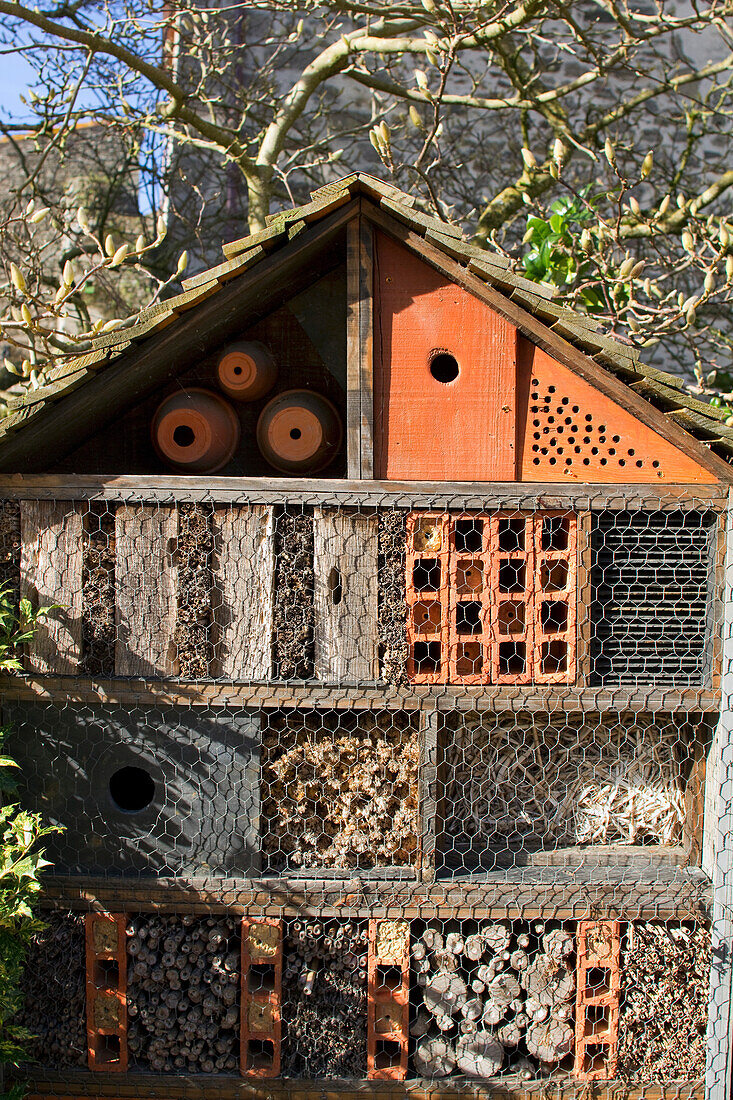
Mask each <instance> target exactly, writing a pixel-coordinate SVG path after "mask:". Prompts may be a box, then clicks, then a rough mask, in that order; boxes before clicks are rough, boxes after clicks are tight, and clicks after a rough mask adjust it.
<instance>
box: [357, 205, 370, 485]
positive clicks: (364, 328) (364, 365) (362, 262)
mask: <svg viewBox="0 0 733 1100" xmlns="http://www.w3.org/2000/svg"><path fill="white" fill-rule="evenodd" d="M358 262H359V271H358V275H359V392H360V394H361V422H360V425H359V440H360V454H361V477H362V478H371V477H374V234H373V232H372V227H371V225H370V224H369V222H368V221H366V219H365V218H361V219H360V220H359V255H358Z"/></svg>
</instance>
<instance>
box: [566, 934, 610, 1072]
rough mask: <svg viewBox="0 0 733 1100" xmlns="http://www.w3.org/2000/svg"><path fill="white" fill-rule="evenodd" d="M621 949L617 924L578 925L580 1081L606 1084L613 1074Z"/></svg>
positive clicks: (577, 1045)
mask: <svg viewBox="0 0 733 1100" xmlns="http://www.w3.org/2000/svg"><path fill="white" fill-rule="evenodd" d="M620 945H621V925H620V923H619V922H618V921H580V922H579V924H578V962H577V991H576V1003H575V1067H574V1074H575V1076H576V1077H577V1078H579V1079H580V1080H581V1081H598V1080H605V1079H608V1078H612V1077H614V1076H615V1074H616V1062H617V1059H618V1022H619V1006H620V987H621V965H620V955H621V946H620Z"/></svg>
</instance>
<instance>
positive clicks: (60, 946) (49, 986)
mask: <svg viewBox="0 0 733 1100" xmlns="http://www.w3.org/2000/svg"><path fill="white" fill-rule="evenodd" d="M43 923H44V927H43V928H41V929H40V931H38V932H36V933H34V935H33V938H32V940H31V943H30V945H29V948H28V953H27V956H26V963H25V966H24V968H23V972H22V977H21V989H22V992H23V1005H22V1007H21V1009H20V1011H19V1013H18V1015H17V1017H16V1018H15V1019H14V1020H13V1023H17V1024H18V1025H19V1026H20V1027H24V1028H26V1029H27V1030H28V1031H29V1032H30V1033H31V1035H32V1036H33V1038H32V1039H31V1040H30V1042H29V1043H28V1044H26V1046H27V1049H28V1053H29V1054H30V1055H31V1056H32V1058H34V1059H35V1060H36V1061H38V1062H40V1063H41V1064H42V1065H45V1066H53V1067H54V1068H58V1069H62V1068H64V1067H66V1066H77V1067H79V1066H81V1067H86V1064H87V1030H86V965H85V946H84V917H83V916H82V915H80V914H78V913H68V914H61V913H51V914H48V915H44V918H43Z"/></svg>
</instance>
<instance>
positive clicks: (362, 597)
mask: <svg viewBox="0 0 733 1100" xmlns="http://www.w3.org/2000/svg"><path fill="white" fill-rule="evenodd" d="M377 550H378V546H377V517H376V515H375V514H371V515H369V514H364V513H363V512H356V511H347V510H339V511H327V510H325V509H321V508H316V509H315V512H314V516H313V573H314V578H315V593H314V603H315V664H316V676H317V677H318V679H319V680H330V681H339V680H349V681H359V680H375V679H376V678H377Z"/></svg>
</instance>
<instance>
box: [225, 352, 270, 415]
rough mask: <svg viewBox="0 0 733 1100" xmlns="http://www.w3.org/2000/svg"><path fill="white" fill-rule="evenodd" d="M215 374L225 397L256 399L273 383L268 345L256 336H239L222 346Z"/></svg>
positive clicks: (244, 399) (243, 399) (237, 399)
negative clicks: (248, 338)
mask: <svg viewBox="0 0 733 1100" xmlns="http://www.w3.org/2000/svg"><path fill="white" fill-rule="evenodd" d="M216 375H217V378H218V380H219V385H220V386H221V388H222V390H223V391H224V393H225V394H226V395H227V397H231V398H232V399H233V400H234V401H256V400H257V398H259V397H264V396H265V394H266V393H268V392H269V390H271V389H272V387H273V386H274V385H275V380H276V378H277V364H276V362H275V360H274V358H273V356H272V353H271V351H270V349H269V348H268V347H267V346H266V345H265V344H262V343H261V342H260V341H259V340H240V341H238V342H237V343H234V344H228V345H227V347H225V348H224V350H223V352H222V353H221V355H220V356H219V360H218V362H217V364H216Z"/></svg>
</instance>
